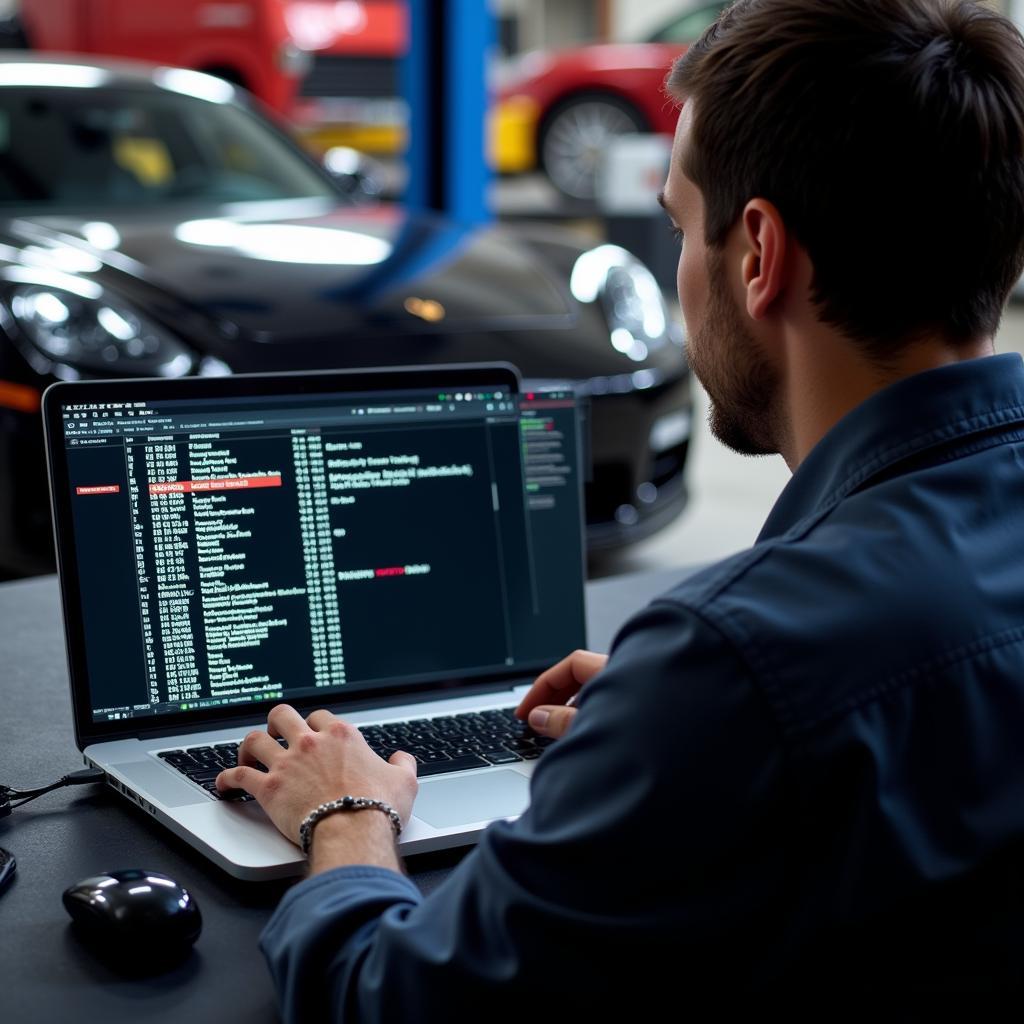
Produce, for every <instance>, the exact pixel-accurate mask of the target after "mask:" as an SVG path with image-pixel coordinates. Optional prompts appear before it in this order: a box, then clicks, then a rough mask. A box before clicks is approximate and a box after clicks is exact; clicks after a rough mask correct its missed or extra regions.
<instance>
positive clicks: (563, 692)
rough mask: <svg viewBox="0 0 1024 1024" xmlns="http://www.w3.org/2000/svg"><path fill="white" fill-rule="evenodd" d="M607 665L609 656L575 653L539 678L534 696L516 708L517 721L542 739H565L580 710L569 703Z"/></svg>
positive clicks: (532, 691)
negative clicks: (567, 702) (564, 736)
mask: <svg viewBox="0 0 1024 1024" xmlns="http://www.w3.org/2000/svg"><path fill="white" fill-rule="evenodd" d="M607 661H608V655H607V654H595V653H594V652H593V651H573V652H572V654H570V655H569V657H568V658H563V659H562V660H561V661H560V662H559V663H558V664H557V665H552V667H551V668H549V669H548V670H547V671H546V672H542V673H541V674H540V675H539V676H537V679H536V681H535V682H534V684H533V686H531V687H530V692H529V693H527V695H526V696H525V697H524V698H523V700H522V703H521V704H520V705H519V707H518V708H516V717H517V718H520V719H525V720H527V721H529V724H530V728H531V729H533V731H534V732H537V733H540V734H541V736H551V737H558V736H561V735H563V734H564V733H565V730H566V729H568V728H569V725H570V723H571V722H572V720H573V717H574V716H575V715H576V709H575V708H574V707H567V706H566V701H568V700H570V699H572V698H574V697H575V696H576V694H577V693H579V691H580V690H581V689H582V688H583V685H584V683H587V682H589V681H590V680H591V679H593V678H594V676H596V675H597V673H598V672H600V671H601V669H603V668H604V666H605V663H606V662H607Z"/></svg>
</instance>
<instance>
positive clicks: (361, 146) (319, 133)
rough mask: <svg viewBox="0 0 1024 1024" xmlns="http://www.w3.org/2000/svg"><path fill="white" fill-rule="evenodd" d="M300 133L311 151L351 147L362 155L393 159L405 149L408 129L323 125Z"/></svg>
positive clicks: (399, 126) (324, 151)
mask: <svg viewBox="0 0 1024 1024" xmlns="http://www.w3.org/2000/svg"><path fill="white" fill-rule="evenodd" d="M299 133H300V135H301V136H302V138H303V140H304V141H305V143H306V144H307V145H308V146H309V147H310V148H311V149H313V150H315V151H318V152H322V153H326V152H327V150H329V149H333V148H334V147H335V146H348V147H350V148H351V149H358V150H359V151H360V152H362V153H375V154H377V155H379V156H394V155H397V154H399V153H401V152H402V151H403V150H404V149H405V128H404V126H402V125H400V124H324V125H317V126H315V127H312V128H307V129H300V130H299Z"/></svg>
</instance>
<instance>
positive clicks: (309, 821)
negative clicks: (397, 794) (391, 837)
mask: <svg viewBox="0 0 1024 1024" xmlns="http://www.w3.org/2000/svg"><path fill="white" fill-rule="evenodd" d="M368 807H372V808H374V809H375V810H378V811H383V812H384V813H385V814H386V815H387V816H388V817H389V818H390V819H391V827H392V828H393V829H394V830H395V836H396V837H397V836H398V835H400V834H401V831H402V819H401V818H400V817H399V816H398V812H397V811H396V810H395V809H394V807H392V806H391V805H390V804H386V803H384V801H383V800H371V799H370V797H368V796H343V797H341V798H340V799H338V800H330V801H328V802H327V803H325V804H321V805H320V806H319V807H314V808H313V810H311V811H310V812H309V814H307V815H306V816H305V818H303V819H302V824H301V825H299V846H300V847H301V848H302V852H303V853H304V854H305V855H306V856H307V857H308V856H309V848H310V846H311V844H312V842H313V829H314V828H315V826H316V824H317V822H318V821H320V820H321V819H322V818H326V817H327V815H329V814H334V813H335V812H336V811H362V810H365V809H366V808H368Z"/></svg>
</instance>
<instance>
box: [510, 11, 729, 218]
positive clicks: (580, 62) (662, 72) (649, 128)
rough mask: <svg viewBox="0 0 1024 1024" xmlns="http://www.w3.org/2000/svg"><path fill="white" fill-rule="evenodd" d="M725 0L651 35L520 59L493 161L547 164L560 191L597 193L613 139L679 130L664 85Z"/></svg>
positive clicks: (526, 166)
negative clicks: (640, 39) (637, 40)
mask: <svg viewBox="0 0 1024 1024" xmlns="http://www.w3.org/2000/svg"><path fill="white" fill-rule="evenodd" d="M726 6H727V4H726V3H724V2H722V0H717V2H715V3H705V4H702V5H701V6H699V7H693V6H691V7H690V8H689V9H688V10H686V11H685V12H684V13H683V14H681V15H679V16H678V17H676V18H675V19H674V20H673V21H671V22H670V23H669V24H667V25H665V26H664V27H663V28H662V29H660V30H659V31H658V32H656V33H654V35H652V36H651V37H649V39H648V40H647V41H646V42H640V43H619V44H610V45H601V46H583V47H579V48H578V49H573V50H562V51H558V52H555V53H544V52H537V53H531V54H527V55H526V56H524V57H522V58H520V60H519V62H518V63H517V64H516V65H515V66H514V69H513V70H512V72H511V80H510V81H507V82H506V83H505V85H504V87H503V88H502V89H501V91H500V94H499V106H498V109H497V110H496V112H495V113H496V119H495V125H494V131H495V134H494V147H493V152H494V164H495V168H496V170H498V171H500V172H502V173H506V174H509V173H518V172H522V171H531V170H535V169H537V168H540V169H541V170H543V171H544V172H545V173H546V174H547V176H548V178H550V180H551V182H552V184H553V185H554V186H555V187H556V188H557V189H559V190H560V191H561V192H563V193H565V194H566V195H568V196H572V197H574V198H577V199H592V198H593V196H594V179H595V175H596V172H597V168H598V165H599V163H600V161H601V158H602V154H603V153H604V150H605V148H606V147H607V145H608V141H609V140H610V139H611V138H613V137H614V136H616V135H622V134H625V133H627V132H665V133H667V134H671V133H672V132H673V131H674V130H675V121H676V114H675V109H674V107H673V106H672V105H671V104H669V103H667V102H666V99H665V94H664V92H663V89H662V86H663V84H664V81H665V76H666V74H667V73H668V70H669V67H670V66H671V64H672V61H673V60H675V58H676V57H678V56H679V55H680V54H681V53H683V51H684V50H685V49H686V46H687V44H688V43H690V42H692V41H693V40H694V39H697V38H698V37H699V36H700V34H701V33H702V32H703V31H704V29H706V28H707V27H708V26H709V25H710V24H711V23H712V22H713V21H714V20H715V18H717V17H718V14H719V12H720V11H721V10H722V9H723V8H724V7H726Z"/></svg>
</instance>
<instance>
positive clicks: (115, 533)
mask: <svg viewBox="0 0 1024 1024" xmlns="http://www.w3.org/2000/svg"><path fill="white" fill-rule="evenodd" d="M496 376H497V375H496ZM406 379H408V378H406ZM357 386H358V385H357ZM89 394H90V393H89V392H88V391H87V390H86V391H83V392H82V393H81V395H80V396H79V395H76V393H75V391H74V388H73V386H72V387H71V388H68V389H67V390H65V392H64V393H63V396H62V401H61V403H60V408H59V412H58V414H57V415H59V419H60V424H61V428H62V431H63V438H62V440H63V448H64V459H65V463H66V473H67V478H68V479H67V483H68V494H69V497H70V508H71V518H72V522H73V530H74V548H75V551H76V556H77V570H78V572H77V574H78V588H79V593H80V597H81V617H82V636H83V639H84V663H85V668H86V672H87V676H88V683H89V697H88V705H89V711H91V716H92V721H93V722H94V723H100V722H115V721H120V720H121V719H139V718H145V717H147V716H167V715H171V716H173V717H174V719H175V720H180V721H184V720H186V718H191V717H192V715H191V714H189V713H190V712H201V713H204V717H205V714H206V713H208V712H210V711H212V710H213V709H225V710H226V709H227V708H229V707H234V708H236V709H237V710H239V711H244V710H245V707H244V706H245V705H250V704H254V705H256V704H262V703H264V702H276V701H281V700H284V701H299V702H300V703H302V699H303V698H314V699H316V700H318V701H323V702H329V701H335V702H336V701H338V700H340V699H344V698H346V697H348V696H350V695H352V696H354V695H357V694H361V695H363V696H364V697H365V696H369V695H372V694H373V693H378V694H379V693H383V692H385V691H387V692H398V691H402V690H404V691H409V689H410V687H412V688H413V689H415V688H416V686H415V684H423V686H424V687H427V686H429V685H430V684H431V683H435V682H441V681H445V682H449V683H451V682H452V681H458V680H468V679H471V678H481V677H484V676H488V675H490V676H496V677H504V676H507V677H509V678H512V677H513V676H514V675H516V674H518V675H520V676H522V675H525V674H527V673H532V672H534V671H537V670H538V669H540V668H543V667H545V666H547V665H548V664H550V663H552V662H553V661H554V660H557V659H558V658H560V657H562V656H564V655H565V654H566V653H567V652H568V650H569V649H570V648H571V647H572V646H579V645H581V644H582V642H583V635H584V609H583V594H582V566H581V552H582V514H581V489H580V475H579V453H578V445H577V423H576V408H575V401H574V399H573V395H572V393H571V391H549V392H545V393H542V394H517V393H515V391H514V389H513V388H510V386H509V384H508V383H507V380H506V379H505V378H501V379H500V380H498V381H496V382H495V383H493V384H491V385H484V384H480V383H477V384H474V385H473V386H472V387H466V386H464V385H453V386H450V387H445V386H436V385H432V386H430V387H413V388H408V387H405V388H398V389H396V390H363V391H359V390H356V391H347V390H346V391H339V392H336V393H322V392H321V393H316V394H299V393H297V394H274V395H271V396H262V397H260V396H253V395H235V396H230V397H224V396H219V397H204V396H200V397H194V396H185V397H181V398H165V397H161V398H159V399H156V400H153V399H145V400H141V401H135V400H132V401H128V400H124V398H123V397H122V399H121V400H119V401H114V402H108V401H101V402H96V401H90V400H88V396H89ZM124 394H125V392H123V391H122V392H121V395H122V396H123V395H124ZM54 440H56V439H54ZM239 706H241V707H239ZM139 724H142V723H139Z"/></svg>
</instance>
